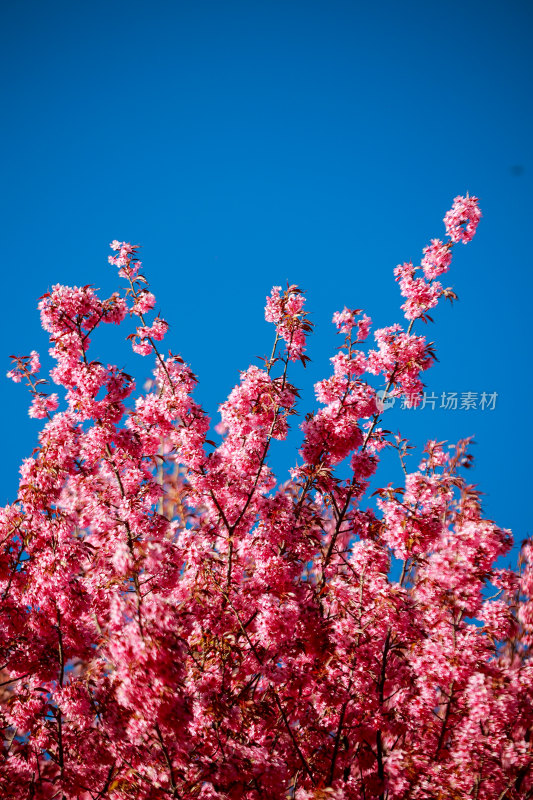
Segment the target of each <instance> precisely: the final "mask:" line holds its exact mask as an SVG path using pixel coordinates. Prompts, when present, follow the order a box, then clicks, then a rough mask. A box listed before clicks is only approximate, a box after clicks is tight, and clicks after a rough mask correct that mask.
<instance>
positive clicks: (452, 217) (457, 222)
mask: <svg viewBox="0 0 533 800" xmlns="http://www.w3.org/2000/svg"><path fill="white" fill-rule="evenodd" d="M480 219H481V211H480V209H479V201H478V199H477V197H469V196H468V195H467V196H466V197H461V196H460V195H459V196H458V197H456V198H454V201H453V206H452V208H451V209H450V211H447V212H446V215H445V217H444V224H445V226H446V233H447V234H448V236H449V237H450V239H451V241H452V242H463V244H466V243H467V242H469V241H470V240H471V239H473V237H474V234H475V232H476V228H477V226H478V223H479V220H480Z"/></svg>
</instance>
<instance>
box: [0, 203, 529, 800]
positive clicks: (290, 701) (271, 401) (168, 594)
mask: <svg viewBox="0 0 533 800" xmlns="http://www.w3.org/2000/svg"><path fill="white" fill-rule="evenodd" d="M479 218H480V212H479V206H478V201H477V198H475V197H457V198H456V199H455V201H454V204H453V208H452V209H451V211H449V212H448V213H447V214H446V217H445V226H446V231H447V236H448V238H447V240H446V241H444V242H443V241H440V240H439V239H433V240H432V242H431V244H430V245H429V246H428V247H427V248H425V250H424V253H423V259H422V261H421V264H420V266H418V267H416V266H413V264H412V263H411V262H408V263H404V264H402V265H400V266H398V267H397V268H396V270H395V275H396V279H397V281H398V282H399V286H400V291H401V294H402V297H403V298H404V304H403V306H402V308H403V311H404V316H405V320H406V322H405V323H404V324H398V323H395V324H391V325H389V326H387V327H385V328H381V329H378V330H375V331H374V333H373V343H371V344H368V343H367V340H368V337H369V336H370V329H371V324H372V323H371V319H370V318H369V317H368V316H366V315H365V314H363V312H362V311H361V310H360V309H350V308H344V309H343V310H342V311H339V312H337V313H336V314H335V315H334V317H333V321H334V323H335V325H336V326H337V329H338V332H339V336H340V337H341V343H342V344H341V347H340V348H339V350H338V352H337V354H336V355H335V356H334V357H333V358H332V372H331V374H330V375H329V376H328V377H326V378H325V379H324V380H321V381H320V382H318V383H317V384H316V386H315V391H316V398H317V402H318V410H316V411H314V412H312V413H309V414H308V415H307V416H305V417H304V420H303V422H302V423H301V428H302V435H303V439H302V443H301V448H300V452H299V456H298V458H297V461H296V465H295V467H294V469H293V470H292V471H291V477H290V480H288V481H287V482H285V483H281V484H280V483H279V482H278V481H277V480H276V477H275V476H274V474H273V472H272V470H271V467H270V466H269V457H270V451H271V448H272V447H273V443H274V441H275V440H283V439H285V437H286V436H287V431H288V427H289V422H290V418H291V417H292V416H293V415H294V413H295V410H296V404H297V401H298V391H297V389H296V387H295V385H294V384H293V381H294V380H295V378H294V376H293V373H295V374H296V373H297V371H298V370H299V369H301V365H299V364H295V363H293V362H297V361H301V362H302V363H303V365H304V366H305V364H306V362H307V360H308V356H307V355H306V352H307V337H308V335H309V333H310V332H311V330H312V326H311V323H310V321H309V318H308V315H307V312H306V311H305V298H304V295H303V294H302V293H301V292H300V290H299V289H298V288H297V287H296V286H288V287H287V289H285V290H283V289H282V288H281V287H274V289H273V290H272V293H271V295H270V296H269V297H268V299H267V305H266V319H267V321H268V322H270V323H272V324H273V326H274V329H275V333H274V345H273V349H272V351H271V354H270V355H269V356H267V357H265V359H264V361H263V362H262V364H261V366H251V367H249V368H248V369H247V370H246V371H244V372H243V373H242V374H241V379H240V382H239V384H238V385H237V386H236V387H235V388H234V389H233V390H232V391H231V393H230V395H229V397H228V399H227V400H226V401H225V402H224V403H223V404H222V405H221V407H220V414H221V420H220V422H219V423H218V425H217V426H216V432H217V433H218V434H219V437H220V438H219V439H218V441H219V443H218V444H216V443H215V442H213V441H212V440H211V439H210V438H209V435H210V434H209V430H210V421H209V419H208V418H207V416H206V414H205V413H204V411H203V410H202V408H201V407H200V406H199V405H198V403H197V402H196V401H195V400H194V398H193V393H194V388H195V385H196V378H195V376H194V374H193V373H192V371H191V369H190V368H189V367H188V366H187V364H185V363H184V361H183V360H182V358H181V357H180V356H179V355H176V354H173V353H170V352H168V354H164V352H165V353H166V352H167V350H166V347H165V351H164V350H163V347H162V346H161V345H160V342H161V341H162V340H163V339H165V337H166V335H167V330H168V325H167V322H166V321H165V320H164V319H162V318H161V317H159V316H155V317H153V316H151V315H152V314H153V309H154V306H155V298H154V295H153V294H152V293H151V292H150V291H149V289H148V286H147V281H146V278H145V277H144V275H143V273H142V271H141V262H140V261H139V258H138V248H137V247H135V246H132V245H130V244H127V243H124V242H119V241H114V242H113V243H112V245H111V246H112V249H113V253H114V254H113V255H112V256H111V257H110V259H109V260H110V262H111V264H112V265H113V266H115V267H117V268H118V271H119V275H120V276H121V277H122V278H123V279H124V280H125V282H126V289H125V291H123V292H121V293H118V292H117V293H115V294H113V295H112V296H111V297H110V298H108V299H105V300H103V299H101V298H100V297H99V295H98V294H97V292H96V291H95V290H94V289H93V288H91V287H90V286H85V287H67V286H60V285H57V286H54V287H53V289H52V291H51V292H50V293H47V294H46V295H44V296H43V297H42V298H41V300H40V303H39V309H40V313H41V320H42V325H43V328H44V330H45V331H46V332H47V333H48V335H49V338H50V348H51V349H50V353H51V355H52V357H53V359H54V360H55V365H54V367H53V369H52V371H51V380H52V381H53V383H54V384H56V386H57V391H56V392H48V391H47V390H46V388H47V386H46V381H44V380H43V379H42V378H39V371H40V363H39V356H38V354H37V353H36V352H32V353H31V354H30V355H29V356H21V357H15V358H14V359H13V367H12V370H11V372H10V373H9V376H10V377H11V378H12V379H13V380H15V381H17V382H20V381H24V382H25V383H26V384H27V385H28V387H29V390H30V392H31V396H32V397H31V407H30V415H31V416H33V417H37V418H42V419H44V420H46V421H45V423H44V426H43V428H42V430H41V432H40V434H39V446H38V447H37V449H36V450H35V452H34V453H33V455H32V456H31V457H30V458H27V459H26V460H25V461H24V462H23V465H22V468H21V482H20V487H19V491H18V496H17V498H16V500H15V501H14V502H13V503H12V504H11V505H8V506H6V507H5V508H3V509H1V511H0V527H1V548H2V549H1V554H0V597H1V603H0V626H1V636H0V650H1V656H0V658H1V661H0V667H1V672H0V692H1V693H0V720H1V725H2V728H3V746H2V770H1V772H0V796H1V797H3V798H13V800H23V799H24V800H26V799H28V800H29V799H30V798H33V799H34V800H52V799H53V798H57V799H58V800H61V799H63V800H156V798H157V800H159V799H160V798H165V797H170V798H180V799H181V800H192V799H193V798H199V800H282V799H283V798H294V799H295V800H311V799H312V798H313V799H314V800H319V799H320V798H332V800H372V798H374V799H378V798H379V800H429V799H430V798H431V799H434V800H438V798H440V799H441V800H453V799H454V798H474V799H475V800H497V799H498V800H526V798H530V797H533V773H532V759H533V754H532V747H531V733H532V730H533V705H532V701H533V689H532V686H533V680H532V679H533V674H532V668H531V658H530V648H531V646H532V643H533V545H531V544H525V545H524V547H523V548H522V551H521V556H520V564H519V568H518V570H516V571H512V570H508V569H503V568H499V567H497V565H496V562H497V560H498V559H499V557H500V556H502V555H503V554H505V553H506V552H507V551H508V550H509V548H510V545H511V536H510V533H509V532H508V531H506V530H502V529H500V528H499V527H498V526H497V525H496V524H494V523H493V522H491V521H490V520H487V519H485V518H484V516H483V512H482V508H481V505H480V501H479V496H478V494H477V492H476V491H475V490H474V489H473V488H472V487H471V486H469V485H468V483H467V482H466V481H465V478H464V476H463V470H464V468H465V467H468V466H469V464H470V456H469V454H468V442H467V441H465V442H461V443H459V444H458V445H457V446H454V447H450V446H448V445H446V444H445V443H443V442H437V441H429V442H428V444H427V445H426V448H425V451H424V455H423V460H422V462H421V463H419V464H418V465H416V464H412V463H411V460H410V454H409V450H410V445H409V444H408V443H407V441H406V440H404V439H402V438H401V437H400V435H396V436H395V435H392V434H391V433H390V432H389V431H387V430H385V429H384V428H383V427H382V425H381V423H380V409H382V408H383V399H384V398H386V397H387V396H394V397H403V398H405V399H407V401H408V402H409V403H410V404H414V405H416V404H417V403H418V402H419V401H420V397H421V392H422V386H423V384H422V378H423V373H424V372H425V371H426V370H428V369H429V368H430V367H431V364H432V363H433V360H434V358H435V353H434V350H433V345H432V343H431V342H428V341H427V339H426V336H425V335H424V326H420V327H421V330H417V332H416V333H415V332H414V331H413V328H414V326H415V325H416V324H417V322H418V323H419V324H420V321H423V322H427V321H428V319H430V318H429V317H428V311H429V310H431V309H432V308H433V307H434V306H435V305H436V304H437V303H438V302H439V300H440V299H441V298H442V297H445V298H451V299H453V297H454V296H455V295H454V294H453V292H452V290H451V289H449V288H445V287H444V286H443V284H442V278H443V275H444V274H445V273H446V272H447V271H448V269H449V267H450V263H451V260H452V250H453V247H454V246H455V243H461V242H462V243H466V242H468V241H470V239H471V238H472V237H473V235H474V233H475V230H476V226H477V224H478V221H479ZM130 318H132V319H133V320H134V330H133V332H131V333H130V334H129V337H128V338H129V339H130V340H131V345H132V347H133V350H134V351H135V352H136V353H139V354H141V355H143V356H150V360H151V361H152V363H153V364H154V368H155V373H154V378H153V381H152V382H151V384H150V385H149V387H148V388H147V389H146V388H145V390H144V391H136V389H135V383H134V380H133V378H132V377H131V376H130V375H128V374H126V373H125V372H124V371H122V370H121V369H119V368H118V367H115V366H111V365H106V362H105V361H100V360H97V358H96V357H93V356H92V355H89V352H90V338H91V335H92V334H93V332H94V331H95V330H96V328H97V327H98V326H99V325H102V324H104V323H114V324H116V325H119V324H122V323H124V322H125V320H127V319H130ZM370 376H375V377H370ZM378 390H381V391H380V393H379V396H378V394H377V392H378ZM212 435H215V434H212ZM385 448H387V449H389V450H395V451H396V452H397V456H398V459H399V464H400V465H401V467H402V469H403V472H404V475H405V480H404V485H403V486H400V487H395V486H392V485H387V483H386V482H384V480H383V479H380V477H379V475H380V473H379V471H378V468H379V463H380V454H381V452H382V451H383V450H384V449H385ZM411 458H412V457H411ZM339 465H341V467H340V469H339ZM346 476H348V477H346Z"/></svg>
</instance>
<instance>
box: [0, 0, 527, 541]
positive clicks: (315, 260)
mask: <svg viewBox="0 0 533 800" xmlns="http://www.w3.org/2000/svg"><path fill="white" fill-rule="evenodd" d="M531 33H532V11H531V5H530V4H529V3H527V2H516V1H515V0H510V1H508V2H506V3H501V2H497V3H496V2H491V1H490V0H489V1H488V2H487V0H485V1H484V2H480V1H479V0H473V2H469V3H459V2H455V1H453V2H444V3H438V4H437V3H428V2H427V0H426V2H420V3H418V2H403V3H396V2H391V1H390V0H385V2H382V3H381V4H379V5H378V4H376V5H374V6H371V5H370V4H368V3H361V2H345V1H343V0H327V1H326V0H324V1H323V2H316V1H314V0H307V2H294V1H293V0H284V2H281V0H279V1H275V2H274V1H271V2H261V0H256V2H252V1H249V2H244V0H243V1H242V2H232V1H231V0H228V1H227V2H204V0H195V1H194V2H192V0H191V1H190V2H180V0H176V2H159V1H158V0H155V1H154V2H151V3H146V2H129V3H124V2H107V3H105V4H104V3H99V2H93V3H91V4H89V3H85V4H82V3H66V2H54V0H51V1H50V2H47V3H40V2H39V3H38V2H34V0H30V2H25V3H22V2H20V3H10V4H7V3H6V4H4V5H3V10H2V12H1V18H0V37H1V56H0V57H1V59H2V61H3V64H2V74H3V75H4V81H3V88H2V90H1V94H2V109H3V112H4V113H3V124H2V129H1V133H0V136H1V137H2V160H3V165H2V183H3V192H2V195H1V198H0V203H1V219H2V223H3V225H2V231H3V233H2V256H3V264H4V268H3V280H4V298H5V301H4V309H3V321H4V325H3V329H4V333H3V336H2V338H1V345H2V352H1V361H2V363H3V364H4V367H5V370H7V369H8V368H9V361H8V355H9V354H10V353H22V354H24V353H28V352H29V351H30V350H31V349H33V348H35V349H37V350H39V351H40V352H41V353H45V352H46V349H47V343H46V339H45V337H44V334H43V333H42V332H41V331H40V327H39V320H38V315H37V313H36V310H35V306H36V300H37V298H38V296H39V295H41V294H43V293H44V292H45V291H46V290H47V289H48V288H49V287H50V286H51V285H52V284H54V283H57V282H59V283H71V284H78V285H83V284H86V283H91V284H94V285H95V286H97V287H100V288H101V289H102V291H103V292H107V293H110V292H111V291H113V290H114V289H115V288H116V284H117V281H118V278H116V276H115V274H114V271H113V269H112V268H111V267H110V266H109V265H108V264H107V255H108V252H109V251H108V242H109V241H111V239H114V238H118V239H125V240H129V241H132V242H138V243H141V244H142V245H143V259H144V265H145V269H146V273H147V274H148V276H149V277H150V279H151V282H152V286H153V290H154V292H155V294H156V295H157V297H158V308H159V309H160V310H161V312H162V314H163V316H165V318H166V319H168V321H169V322H170V324H171V332H170V336H169V346H171V347H172V349H173V350H175V351H178V352H180V353H181V354H182V355H183V357H184V358H185V359H186V360H187V361H188V362H189V363H190V364H191V366H192V367H193V369H194V371H195V373H196V374H197V375H198V376H199V378H200V386H199V390H198V397H199V399H200V400H201V402H202V403H203V404H204V406H205V407H206V408H207V409H208V410H209V412H210V413H211V414H212V416H213V417H214V418H215V421H218V420H217V415H216V410H217V407H218V404H219V403H220V402H222V401H223V400H224V399H225V397H226V396H227V393H228V391H229V390H230V389H231V386H232V385H233V384H234V383H235V381H236V380H237V379H238V373H239V370H240V369H245V368H246V367H247V366H248V365H249V364H250V363H251V362H252V361H253V359H254V357H255V356H257V355H263V354H265V353H266V352H267V351H269V350H270V346H271V333H272V332H271V330H270V326H267V325H266V323H265V322H264V320H263V306H264V298H265V295H266V294H267V293H268V291H269V290H270V287H271V286H272V285H274V284H284V283H285V282H286V281H287V280H289V281H290V282H294V283H298V284H299V285H300V286H301V287H302V288H303V289H305V290H306V293H307V296H308V306H309V309H310V310H311V312H312V318H313V320H314V322H315V323H316V334H315V336H314V337H313V339H312V340H311V342H310V347H309V355H310V356H311V358H312V359H313V360H312V364H311V365H310V366H309V368H308V370H307V371H306V372H304V371H303V369H302V368H298V367H296V368H295V371H294V372H293V376H292V378H293V382H294V383H295V384H297V385H299V386H301V387H302V404H301V411H302V413H305V412H306V411H308V410H310V409H312V408H313V407H316V401H315V400H314V396H313V392H312V384H313V382H314V381H316V380H318V379H319V378H322V377H325V376H327V375H328V374H329V370H330V365H329V362H328V358H329V357H330V356H331V355H333V353H334V348H335V347H336V345H337V344H338V343H339V342H337V341H336V339H335V335H334V330H333V326H332V325H331V322H330V321H331V316H332V314H333V312H334V311H335V310H338V309H342V307H343V306H344V305H348V306H351V307H361V308H364V309H365V311H366V312H367V313H368V314H370V316H371V317H372V319H373V320H374V322H375V324H376V325H377V326H381V325H387V324H391V323H393V322H395V321H397V320H398V319H399V315H400V312H399V305H400V302H401V301H400V297H399V292H398V288H397V285H396V284H395V283H394V279H393V275H392V270H393V268H394V266H395V265H396V264H397V263H399V262H401V261H404V260H409V259H413V261H416V260H417V259H418V258H419V257H420V253H421V249H422V247H424V246H425V245H426V244H427V243H428V242H429V239H430V238H432V237H436V236H442V235H443V233H444V230H443V225H442V217H443V215H444V212H445V211H446V210H447V209H448V207H449V206H450V204H451V201H452V199H453V197H454V196H455V195H457V194H464V193H466V191H469V192H470V193H472V194H476V195H478V196H479V197H480V199H481V206H482V210H483V214H484V218H483V220H482V223H481V225H480V228H479V231H478V235H477V237H476V239H475V240H474V241H473V242H472V243H471V244H470V245H469V246H468V247H463V246H460V247H457V248H456V258H455V260H454V264H453V267H452V270H451V272H450V273H449V283H450V284H451V285H453V287H454V288H455V290H456V292H457V294H458V295H459V299H460V302H459V303H457V304H455V305H454V306H453V307H451V306H449V305H447V306H446V307H443V308H441V309H439V310H438V311H437V313H436V314H435V320H436V324H435V325H434V326H432V327H431V329H430V330H429V331H428V334H429V335H430V337H431V339H432V340H434V341H435V342H436V347H437V353H438V356H439V358H440V361H439V363H438V364H437V365H436V366H435V367H434V369H433V370H432V371H431V372H430V373H429V374H428V375H427V381H426V382H427V384H428V389H429V390H430V391H433V392H435V393H436V394H438V395H439V396H440V394H441V393H442V392H443V391H445V392H452V391H456V392H458V393H459V394H461V393H462V392H468V391H471V392H477V393H478V394H481V392H487V393H493V392H497V393H498V397H497V402H496V407H495V408H494V410H492V411H488V410H485V411H483V412H482V411H480V410H472V409H471V410H470V411H460V410H457V411H451V410H450V411H445V410H438V409H436V410H435V411H432V410H430V409H428V408H426V409H425V410H418V411H411V412H408V411H402V410H401V409H399V408H395V409H392V410H391V411H388V412H387V414H388V417H387V420H388V426H389V427H391V428H394V429H397V428H400V429H401V431H402V433H403V434H404V435H406V436H409V437H410V438H412V439H413V440H414V442H415V443H418V444H420V443H422V442H424V441H425V440H426V439H429V438H436V439H446V440H449V441H455V440H457V439H459V438H461V437H465V436H468V435H475V439H476V442H477V444H476V445H475V447H474V453H475V457H476V467H475V470H474V471H473V472H472V473H471V480H472V481H473V482H476V483H478V484H479V486H480V488H481V489H482V490H483V491H484V492H485V495H486V496H485V508H486V511H487V513H488V515H489V516H490V517H492V518H494V519H495V520H496V521H497V522H498V523H499V524H500V525H502V526H504V527H511V528H512V529H513V530H514V533H515V536H516V537H517V539H521V538H523V537H524V536H525V535H527V534H528V533H531V532H532V531H531V526H530V521H529V514H528V510H527V509H528V503H527V501H526V498H527V496H528V494H529V491H530V477H529V469H530V452H531V447H532V444H533V443H532V438H531V423H530V409H531V389H532V387H531V374H530V373H531V362H530V349H531V337H530V325H529V319H530V306H531V299H530V298H531V291H532V255H531V245H530V226H531V219H532V214H533V201H532V197H533V187H532V176H533V163H532V160H531V142H532V141H533V130H532V120H533V115H532V108H531V79H532V57H531ZM128 332H129V331H128ZM94 357H95V358H98V359H100V360H103V361H106V362H118V363H119V364H120V365H121V366H125V367H127V368H128V371H132V372H133V373H134V374H135V375H137V376H138V377H139V378H140V382H142V378H143V377H145V376H146V374H147V373H148V371H149V366H148V363H147V361H146V360H142V359H140V358H139V357H136V356H134V355H133V354H132V353H131V352H130V351H129V350H128V348H127V347H126V346H125V345H123V344H122V343H121V338H120V336H119V334H118V332H117V331H116V330H115V331H112V332H107V333H106V335H105V336H102V337H100V338H98V337H96V338H95V341H94ZM2 398H3V410H4V415H3V459H2V462H1V469H2V487H3V488H2V497H0V502H8V501H10V500H12V499H13V498H14V497H15V495H16V485H17V470H18V466H19V463H20V460H21V458H22V457H23V456H26V455H28V454H29V453H31V450H32V449H33V447H34V445H35V442H36V436H37V431H38V428H39V425H40V423H39V422H37V421H35V420H30V419H29V418H28V416H27V406H28V403H27V396H26V394H25V390H24V389H23V388H22V387H21V386H20V385H18V386H17V385H14V384H12V383H10V382H9V381H7V380H3V383H2ZM297 443H298V435H297V432H296V433H295V434H294V435H292V436H291V438H290V440H289V442H288V443H287V444H286V445H278V448H277V451H276V452H275V453H274V464H275V465H276V466H277V467H278V468H279V470H280V471H281V473H282V476H283V477H285V475H286V472H285V471H286V469H287V468H288V467H289V466H290V465H292V464H293V463H294V460H295V458H296V450H297ZM413 464H414V462H413ZM390 479H391V480H396V475H395V473H394V469H393V467H392V465H391V476H390ZM388 480H389V476H387V475H385V476H384V481H385V482H387V481H388Z"/></svg>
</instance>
